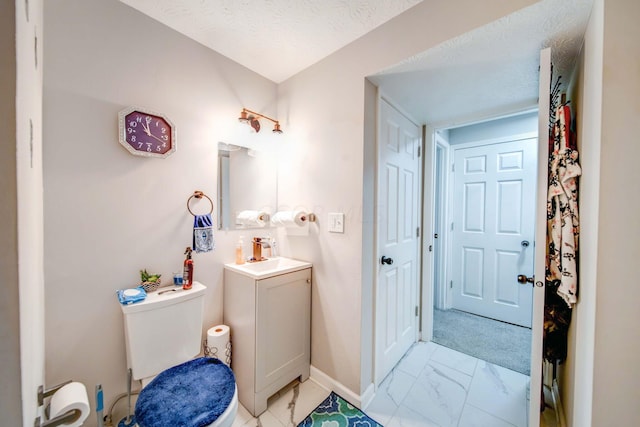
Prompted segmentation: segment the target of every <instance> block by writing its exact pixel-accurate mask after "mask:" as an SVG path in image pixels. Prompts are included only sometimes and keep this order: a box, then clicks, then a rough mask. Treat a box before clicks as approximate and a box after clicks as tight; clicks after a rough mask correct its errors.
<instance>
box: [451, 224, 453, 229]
mask: <svg viewBox="0 0 640 427" xmlns="http://www.w3.org/2000/svg"><path fill="white" fill-rule="evenodd" d="M451 231H453V223H451Z"/></svg>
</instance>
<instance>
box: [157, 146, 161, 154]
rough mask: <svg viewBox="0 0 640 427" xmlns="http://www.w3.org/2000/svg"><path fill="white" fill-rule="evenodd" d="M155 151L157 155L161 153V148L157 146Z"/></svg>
mask: <svg viewBox="0 0 640 427" xmlns="http://www.w3.org/2000/svg"><path fill="white" fill-rule="evenodd" d="M156 151H157V152H158V153H159V152H160V151H162V148H161V147H160V146H159V145H158V146H157V147H156Z"/></svg>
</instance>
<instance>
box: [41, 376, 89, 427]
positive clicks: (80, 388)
mask: <svg viewBox="0 0 640 427" xmlns="http://www.w3.org/2000/svg"><path fill="white" fill-rule="evenodd" d="M49 404H50V408H49V419H50V420H52V419H54V418H55V417H58V416H60V415H64V414H66V413H67V412H69V411H72V410H74V409H75V410H78V411H80V418H78V419H77V420H75V421H74V422H72V423H71V424H64V425H65V426H71V427H77V426H81V425H82V423H83V422H84V420H86V419H87V417H88V416H89V398H88V397H87V388H86V387H85V386H84V384H82V383H79V382H71V383H69V384H67V385H65V386H63V387H62V388H60V389H59V390H58V391H56V392H55V393H53V396H51V401H50V402H49Z"/></svg>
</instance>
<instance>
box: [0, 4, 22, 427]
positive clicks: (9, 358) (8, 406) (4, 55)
mask: <svg viewBox="0 0 640 427" xmlns="http://www.w3.org/2000/svg"><path fill="white" fill-rule="evenodd" d="M15 17H16V12H15V2H13V1H4V2H1V3H0V33H1V36H0V117H2V126H0V141H2V143H0V194H2V195H3V202H2V203H0V218H2V221H0V242H2V245H0V272H2V283H3V286H2V298H0V360H2V371H1V372H0V375H1V376H2V385H3V387H2V388H1V389H0V419H2V422H3V423H6V425H14V426H18V425H20V424H21V422H22V421H21V420H22V404H21V390H22V388H21V384H20V381H21V379H20V378H21V377H20V323H19V322H20V313H19V300H18V194H17V182H16V38H15V36H16V23H15Z"/></svg>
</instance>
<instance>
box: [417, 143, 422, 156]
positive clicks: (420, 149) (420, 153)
mask: <svg viewBox="0 0 640 427" xmlns="http://www.w3.org/2000/svg"><path fill="white" fill-rule="evenodd" d="M420 156H422V145H418V157H420Z"/></svg>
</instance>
